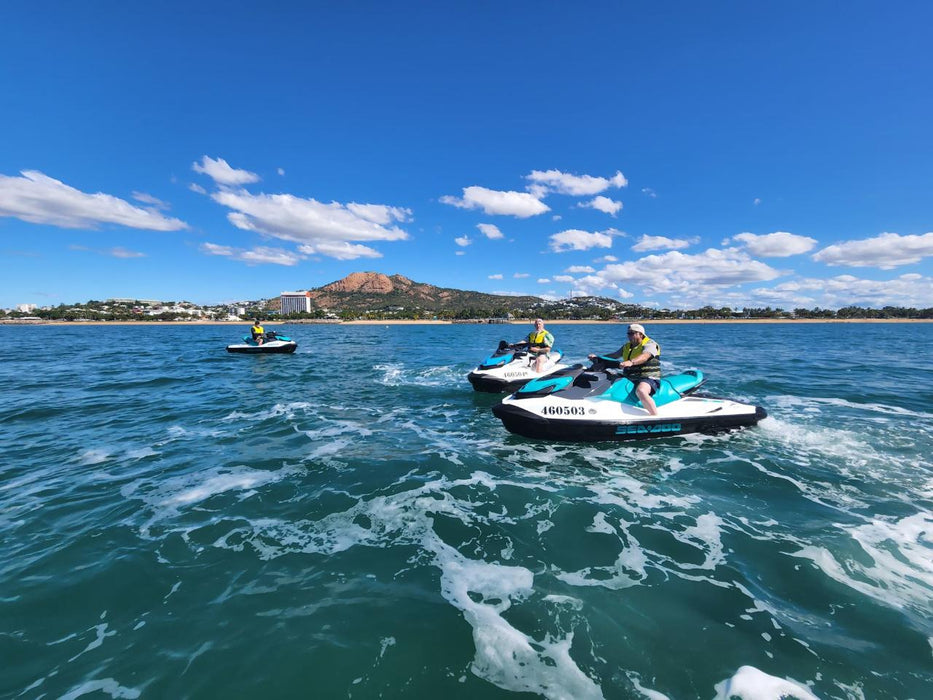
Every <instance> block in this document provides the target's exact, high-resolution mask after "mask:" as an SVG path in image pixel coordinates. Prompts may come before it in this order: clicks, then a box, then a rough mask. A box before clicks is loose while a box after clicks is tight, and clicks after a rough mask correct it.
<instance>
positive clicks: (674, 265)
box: [597, 248, 781, 302]
mask: <svg viewBox="0 0 933 700" xmlns="http://www.w3.org/2000/svg"><path fill="white" fill-rule="evenodd" d="M780 275H781V273H780V272H778V271H777V270H775V269H774V268H772V267H769V266H768V265H766V264H765V263H763V262H760V261H758V260H754V259H752V258H750V257H749V256H748V255H747V254H745V253H744V252H742V251H740V250H737V249H733V248H729V249H726V250H717V249H714V248H710V249H709V250H707V251H705V252H703V253H698V254H695V255H688V254H686V253H681V252H678V251H671V252H668V253H663V254H661V255H648V256H646V257H644V258H641V259H639V260H636V261H631V262H626V263H622V264H613V265H608V266H606V267H605V268H604V269H603V270H602V271H600V272H599V273H598V274H597V278H598V279H601V280H603V281H604V282H605V283H606V284H607V285H608V284H631V285H635V286H638V287H641V288H642V289H643V290H645V291H647V292H648V293H650V294H678V295H684V296H689V297H690V299H691V302H694V301H695V300H698V299H706V298H708V297H710V296H711V294H712V292H714V291H716V290H718V289H720V288H724V287H730V286H735V285H740V284H745V283H748V282H763V281H769V280H773V279H775V278H776V277H780Z"/></svg>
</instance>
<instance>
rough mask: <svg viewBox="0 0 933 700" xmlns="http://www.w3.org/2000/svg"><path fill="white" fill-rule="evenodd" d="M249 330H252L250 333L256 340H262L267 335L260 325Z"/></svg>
mask: <svg viewBox="0 0 933 700" xmlns="http://www.w3.org/2000/svg"><path fill="white" fill-rule="evenodd" d="M249 330H250V333H252V334H253V337H254V338H261V337H262V336H263V335H265V333H266V332H265V330H263V327H262V326H260V325H259V324H258V323H257V324H255V325H254V326H253V327H252V328H250V329H249Z"/></svg>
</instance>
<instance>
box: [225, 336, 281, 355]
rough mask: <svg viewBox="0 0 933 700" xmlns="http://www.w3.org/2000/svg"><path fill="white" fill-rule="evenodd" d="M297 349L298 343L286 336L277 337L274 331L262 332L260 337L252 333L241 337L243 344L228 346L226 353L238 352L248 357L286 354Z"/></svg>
mask: <svg viewBox="0 0 933 700" xmlns="http://www.w3.org/2000/svg"><path fill="white" fill-rule="evenodd" d="M297 349H298V343H296V342H295V341H294V340H292V339H291V338H289V337H288V336H287V335H279V334H278V333H276V332H275V331H263V333H262V336H258V335H256V334H254V333H251V334H250V335H244V336H243V342H242V343H237V344H235V345H228V346H227V352H238V353H245V354H250V355H255V354H261V353H273V354H288V353H292V352H295V350H297Z"/></svg>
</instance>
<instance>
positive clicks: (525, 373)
mask: <svg viewBox="0 0 933 700" xmlns="http://www.w3.org/2000/svg"><path fill="white" fill-rule="evenodd" d="M562 357H563V353H562V352H561V351H560V350H555V349H554V336H553V335H551V334H550V333H549V332H548V331H546V330H544V321H542V320H541V319H540V318H539V319H536V320H535V330H533V331H532V332H531V333H529V334H528V337H527V338H526V339H525V340H523V341H521V342H518V343H513V344H509V343H508V342H506V341H505V340H501V341H499V347H498V349H497V350H496V351H495V352H494V353H493V354H492V355H490V356H489V357H487V358H486V359H485V360H483V361H482V362H481V363H480V364H479V366H478V367H477V368H476V369H474V370H473V371H472V372H470V373H469V374H468V375H467V379H469V380H470V384H472V385H473V389H474V390H476V391H487V392H490V393H500V392H503V391H515V390H516V389H517V388H518V387H520V386H521V385H522V384H524V383H525V382H527V381H529V380H531V379H535V378H536V377H542V376H545V375H547V374H549V373H550V372H553V371H555V370H558V369H563V368H565V367H566V366H567V365H562V364H559V363H560V360H561V358H562Z"/></svg>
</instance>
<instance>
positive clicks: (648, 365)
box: [622, 336, 661, 379]
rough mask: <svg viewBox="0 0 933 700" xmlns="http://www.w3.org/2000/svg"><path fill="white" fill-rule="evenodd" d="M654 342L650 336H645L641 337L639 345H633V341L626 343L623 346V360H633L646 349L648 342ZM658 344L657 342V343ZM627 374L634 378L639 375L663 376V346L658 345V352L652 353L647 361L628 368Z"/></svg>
mask: <svg viewBox="0 0 933 700" xmlns="http://www.w3.org/2000/svg"><path fill="white" fill-rule="evenodd" d="M651 342H654V341H652V340H651V338H649V337H648V336H645V337H644V338H642V339H641V342H640V343H638V345H632V344H631V343H626V344H625V345H623V346H622V359H623V360H633V359H635V358H636V357H638V356H639V355H641V354H642V353H643V352H644V351H645V346H646V345H647V344H648V343H651ZM655 345H657V343H655ZM626 376H627V377H630V378H632V379H636V378H638V377H652V378H654V379H660V378H661V346H660V345H658V354H657V355H652V356H651V359H649V360H648V361H647V362H644V363H642V364H640V365H635V366H633V367H631V368H629V369H628V371H627V372H626Z"/></svg>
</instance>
